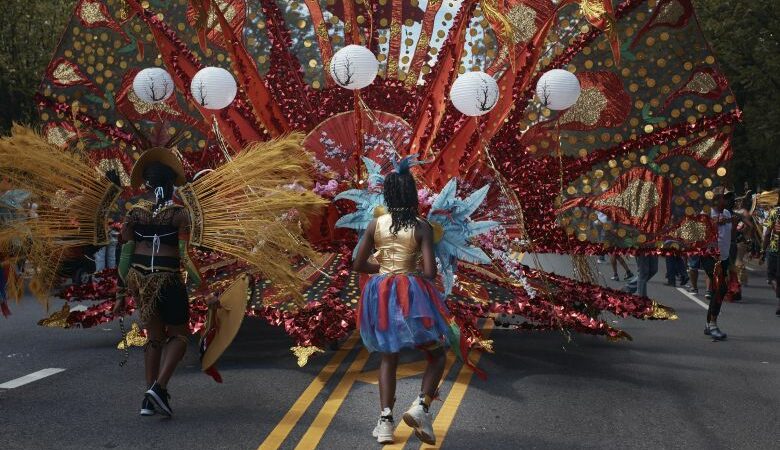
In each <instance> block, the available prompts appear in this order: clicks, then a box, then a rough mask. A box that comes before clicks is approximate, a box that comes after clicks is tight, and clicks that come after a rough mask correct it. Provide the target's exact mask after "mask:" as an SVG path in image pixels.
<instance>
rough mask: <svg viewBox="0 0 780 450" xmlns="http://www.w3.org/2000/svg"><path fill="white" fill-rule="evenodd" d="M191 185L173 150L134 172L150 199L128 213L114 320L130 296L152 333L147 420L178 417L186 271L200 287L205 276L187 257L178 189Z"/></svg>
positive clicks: (186, 227)
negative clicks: (176, 380)
mask: <svg viewBox="0 0 780 450" xmlns="http://www.w3.org/2000/svg"><path fill="white" fill-rule="evenodd" d="M184 182H185V177H184V167H183V166H182V164H181V162H180V161H179V159H178V157H176V155H174V154H173V152H171V151H170V150H168V149H165V148H155V149H151V150H147V151H146V152H145V153H144V154H143V155H142V156H141V158H140V159H139V160H138V162H136V164H135V166H134V167H133V172H132V175H131V183H132V186H133V187H134V188H139V187H140V186H141V184H143V185H144V186H145V187H146V189H147V194H146V196H145V198H144V199H143V200H141V201H139V202H138V203H136V204H135V205H134V206H133V207H132V209H131V210H130V211H129V212H128V214H127V216H126V218H125V221H124V224H123V226H122V240H123V241H124V242H125V244H124V245H123V246H122V254H121V257H120V265H119V276H120V288H119V290H118V292H117V302H116V303H115V305H114V314H115V315H117V314H121V313H122V312H123V311H124V308H125V294H126V292H128V293H129V294H130V295H131V296H132V297H133V298H135V299H136V301H137V302H138V306H139V309H140V313H141V321H142V323H143V326H144V328H145V329H146V332H147V338H148V339H147V342H146V346H145V349H144V350H145V357H144V365H145V371H146V383H147V386H148V390H147V391H146V396H145V398H144V400H143V403H142V405H141V415H142V416H150V415H154V414H155V411H159V412H161V413H163V414H165V415H167V416H170V415H171V414H172V413H173V411H172V409H171V406H170V403H169V401H168V400H169V398H170V396H169V394H168V391H167V386H168V381H170V379H171V376H172V375H173V372H174V371H175V370H176V366H177V365H178V363H179V361H181V359H182V358H183V357H184V353H185V352H186V351H187V343H188V340H189V334H190V333H189V327H188V321H189V296H188V294H187V288H186V284H185V280H184V279H183V277H182V274H181V270H180V268H181V266H182V265H183V266H184V267H185V268H186V270H187V276H188V278H189V279H190V280H191V281H192V284H193V285H194V286H195V287H199V286H200V282H201V280H200V275H199V273H198V270H197V269H196V268H195V267H194V266H193V264H192V263H191V261H190V259H189V258H188V257H187V244H188V242H189V231H190V220H189V216H188V214H187V210H186V209H185V207H184V206H182V205H179V204H175V203H174V201H173V193H174V188H175V186H181V185H183V184H184Z"/></svg>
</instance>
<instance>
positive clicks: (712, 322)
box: [701, 186, 733, 341]
mask: <svg viewBox="0 0 780 450" xmlns="http://www.w3.org/2000/svg"><path fill="white" fill-rule="evenodd" d="M713 193H714V194H715V198H714V202H715V204H714V206H713V207H712V208H711V210H710V218H711V219H712V222H713V224H714V225H715V226H716V227H717V228H718V256H717V258H716V257H712V256H705V257H702V259H701V264H702V268H703V269H704V272H705V273H706V274H707V278H709V281H710V289H711V291H710V292H708V295H707V297H709V298H708V299H709V301H710V305H709V307H708V309H707V325H706V326H705V328H704V334H705V335H707V336H710V337H712V339H713V340H716V341H722V340H725V339H726V338H727V335H726V333H723V332H722V331H721V330H720V328H719V327H718V316H720V309H721V306H722V304H723V298H724V297H725V295H726V292H727V290H728V283H727V282H726V280H727V276H728V269H729V256H730V252H731V234H732V224H733V221H732V216H731V213H730V212H729V210H727V209H726V194H727V192H726V191H725V189H724V188H723V187H721V186H719V187H717V188H715V189H714V190H713Z"/></svg>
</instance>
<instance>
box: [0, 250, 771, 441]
mask: <svg viewBox="0 0 780 450" xmlns="http://www.w3.org/2000/svg"><path fill="white" fill-rule="evenodd" d="M542 262H543V265H544V267H545V268H546V269H547V270H550V271H554V272H557V273H562V274H569V273H570V264H569V263H568V259H566V258H564V257H559V256H549V257H543V258H542ZM660 266H661V267H660V273H659V274H658V275H657V276H656V277H655V278H654V279H653V280H652V281H651V283H650V285H649V293H650V295H651V297H653V298H655V299H657V300H658V301H660V302H662V303H664V304H667V305H669V306H671V307H673V308H675V309H676V310H677V312H678V314H679V317H680V318H679V320H676V321H670V322H657V321H652V322H651V321H640V320H635V319H616V318H615V319H610V320H614V321H615V325H616V326H618V327H620V328H622V329H624V330H626V331H627V332H628V333H630V334H631V335H632V336H633V338H634V340H633V341H630V342H625V341H624V342H608V341H607V340H605V339H603V338H596V337H590V336H582V335H573V336H571V340H569V339H568V337H567V336H565V335H564V334H562V333H560V332H546V333H521V332H517V331H514V330H507V329H493V330H490V329H488V330H487V332H489V333H490V335H491V338H492V339H494V340H495V344H494V345H495V350H496V353H495V354H485V355H483V356H482V358H481V359H480V361H479V366H480V367H481V368H482V369H484V370H485V371H486V372H487V373H488V380H487V381H482V380H480V379H478V378H477V377H475V376H472V374H471V373H470V372H469V371H468V370H467V369H464V368H463V367H462V365H461V364H460V363H457V362H453V363H452V364H451V366H449V369H448V371H447V375H446V376H447V378H446V380H445V382H444V384H443V387H442V396H441V401H437V402H435V403H434V406H433V410H434V412H435V413H436V414H437V420H436V424H435V425H436V429H437V435H438V436H439V444H440V446H441V447H442V448H447V449H517V448H523V449H525V448H556V449H575V448H648V449H649V448H652V449H658V448H696V449H699V448H707V449H721V448H722V449H731V448H747V449H777V448H780V433H778V425H780V417H779V415H780V413H779V412H778V410H779V407H780V317H776V316H775V314H774V311H775V305H776V303H775V300H774V299H773V298H772V295H771V292H770V289H769V287H768V286H767V284H766V282H765V280H764V276H763V273H762V272H760V269H759V268H757V269H756V271H755V272H752V273H751V276H752V278H751V282H750V284H749V286H747V287H746V288H744V300H743V301H742V302H740V303H727V304H725V305H724V306H723V311H722V313H721V318H720V325H721V328H722V329H723V331H725V332H726V333H728V334H729V339H728V341H726V342H712V340H711V339H709V338H707V337H706V336H704V334H703V328H704V317H705V309H704V308H703V307H702V306H701V305H700V304H699V303H697V302H695V301H693V300H692V299H690V298H689V297H688V296H686V295H684V294H683V293H681V292H680V291H678V290H676V289H673V288H670V287H667V286H664V285H663V283H664V281H665V280H664V278H663V271H664V264H663V262H661V264H660ZM598 267H599V268H600V269H602V270H607V268H606V266H605V265H604V266H598ZM605 275H606V276H605V278H607V277H608V274H606V273H605ZM605 283H609V284H610V285H611V286H613V287H618V286H620V284H619V283H616V282H611V281H605ZM700 283H703V279H702V280H700ZM702 292H703V289H702ZM698 298H699V300H701V301H704V298H703V296H700V297H698ZM58 306H59V303H57V302H53V304H52V307H51V308H52V310H54V309H55V308H57V307H58ZM11 307H12V311H13V313H14V315H13V316H11V317H10V318H9V319H7V320H3V319H0V385H3V384H5V383H8V382H9V381H11V380H15V379H18V378H20V377H23V376H25V375H28V374H32V373H36V372H38V371H41V370H44V369H64V371H61V372H58V373H54V374H52V375H49V376H46V377H45V378H41V379H38V380H36V381H32V382H30V383H27V384H23V385H20V386H18V387H13V388H8V389H2V388H0V447H2V448H3V449H50V448H59V449H61V448H64V449H71V448H73V449H76V448H78V449H84V448H88V449H91V448H117V449H125V448H128V449H129V448H160V449H185V448H186V449H191V448H208V449H222V448H224V449H256V448H258V447H261V446H262V448H269V449H272V448H284V449H292V448H297V449H306V448H315V447H316V448H324V449H346V448H359V449H371V448H378V447H379V445H378V444H376V442H375V440H374V439H373V438H372V437H371V430H372V428H373V426H374V424H375V422H376V416H377V414H378V394H377V386H376V384H375V372H374V373H372V371H375V370H376V368H377V365H378V360H377V358H376V357H375V356H370V355H368V354H367V353H366V352H365V351H364V350H363V349H362V347H361V346H360V344H359V342H358V341H357V339H355V338H354V337H353V338H352V339H351V340H348V341H346V342H345V343H344V344H343V345H342V348H341V349H340V350H337V351H333V350H329V351H328V352H326V353H325V354H322V355H319V356H317V357H315V358H313V359H312V360H311V361H310V362H309V364H308V365H307V366H306V367H304V368H299V367H298V366H297V364H296V360H295V358H294V357H293V356H292V354H291V352H290V350H289V347H290V346H291V345H292V342H291V340H290V339H289V338H288V337H287V336H286V335H284V333H283V332H282V331H281V330H279V329H275V328H272V327H270V326H268V325H267V324H265V323H264V322H261V321H256V320H247V321H246V322H245V323H244V326H243V327H242V330H241V332H240V333H239V335H238V337H237V338H236V341H235V343H234V345H233V346H232V347H231V348H230V349H229V351H228V352H227V354H226V355H225V356H224V358H223V359H222V360H221V363H220V370H221V372H222V375H223V377H224V379H225V382H224V383H223V384H221V385H219V384H216V383H214V382H213V381H212V380H211V379H210V378H209V377H207V376H205V375H203V374H202V373H200V371H199V364H198V358H197V351H196V348H195V344H194V340H193V344H192V345H191V347H190V351H189V352H188V353H187V355H186V356H185V359H184V362H183V364H182V365H181V366H180V369H179V371H178V372H177V374H176V375H175V377H174V379H173V381H172V383H171V385H170V391H171V394H172V406H173V408H174V411H175V417H174V418H173V419H162V418H160V417H151V418H143V417H139V416H138V414H137V413H138V408H139V406H140V402H141V399H142V393H143V390H144V386H143V354H142V351H141V350H140V349H137V348H136V349H133V351H132V352H131V357H130V360H129V363H128V364H127V365H126V366H124V367H119V362H120V360H121V359H122V354H121V352H119V351H117V350H116V344H117V342H118V340H119V338H120V334H119V329H118V324H117V323H111V324H106V325H104V326H100V327H97V328H93V329H88V330H80V329H70V330H64V329H50V328H42V327H38V326H37V325H36V322H37V320H38V319H40V318H41V317H43V316H44V315H45V312H44V310H43V308H42V307H41V305H39V304H37V303H36V302H35V301H34V300H27V301H25V302H23V303H21V304H19V305H13V304H12V305H11ZM422 359H423V358H422V356H421V355H419V354H416V353H409V354H406V355H404V357H403V360H402V362H403V363H404V364H402V373H401V377H402V379H401V380H400V381H399V388H398V406H397V407H396V415H397V416H400V414H401V413H402V412H403V410H404V409H405V407H406V406H407V405H408V403H409V402H411V400H412V399H413V397H414V396H415V395H416V393H417V392H418V384H419V382H420V369H421V367H422V363H421V361H422ZM372 381H374V383H372ZM396 440H397V442H398V445H397V446H395V447H393V448H402V447H403V448H420V443H419V442H418V441H416V439H415V437H414V436H411V437H410V433H409V430H408V428H404V427H399V429H398V430H397V431H396Z"/></svg>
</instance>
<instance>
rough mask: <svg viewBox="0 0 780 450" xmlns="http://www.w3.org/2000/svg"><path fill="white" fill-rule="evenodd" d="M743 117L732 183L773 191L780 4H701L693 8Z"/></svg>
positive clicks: (759, 0) (757, 0) (777, 164)
mask: <svg viewBox="0 0 780 450" xmlns="http://www.w3.org/2000/svg"><path fill="white" fill-rule="evenodd" d="M695 5H696V11H697V13H698V15H699V19H700V20H701V25H702V28H703V29H704V34H705V36H707V39H708V40H709V42H710V44H711V46H712V47H713V49H714V50H715V53H716V56H717V59H718V62H719V64H720V67H721V69H722V70H723V72H725V74H726V76H727V77H728V79H729V81H730V82H731V86H732V89H733V90H734V94H735V95H736V97H737V102H738V103H739V105H740V107H741V108H742V110H743V112H744V116H743V121H744V123H743V124H742V125H740V126H739V127H738V128H737V130H736V132H735V134H734V151H735V156H734V160H733V162H732V165H731V174H732V179H731V181H732V182H733V183H734V185H735V186H738V187H739V186H742V184H743V183H744V182H747V183H749V184H750V186H751V187H752V188H754V189H755V188H756V186H760V187H761V188H767V187H771V185H772V184H773V183H774V182H775V178H776V177H777V176H778V170H779V169H780V127H778V126H777V120H778V117H780V2H778V1H777V0H702V1H698V2H696V3H695Z"/></svg>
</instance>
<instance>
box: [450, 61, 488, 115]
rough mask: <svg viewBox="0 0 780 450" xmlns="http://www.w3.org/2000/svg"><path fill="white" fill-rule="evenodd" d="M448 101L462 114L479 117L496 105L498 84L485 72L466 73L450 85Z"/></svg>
mask: <svg viewBox="0 0 780 450" xmlns="http://www.w3.org/2000/svg"><path fill="white" fill-rule="evenodd" d="M450 100H451V101H452V104H453V105H455V108H457V110H458V111H460V112H462V113H463V114H465V115H467V116H481V115H483V114H487V113H489V112H490V110H492V109H493V108H494V107H495V106H496V103H498V84H497V83H496V80H495V79H494V78H493V77H491V76H490V75H488V74H486V73H485V72H466V73H464V74H463V75H461V76H459V77H458V79H457V80H455V82H454V83H452V89H450Z"/></svg>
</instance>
